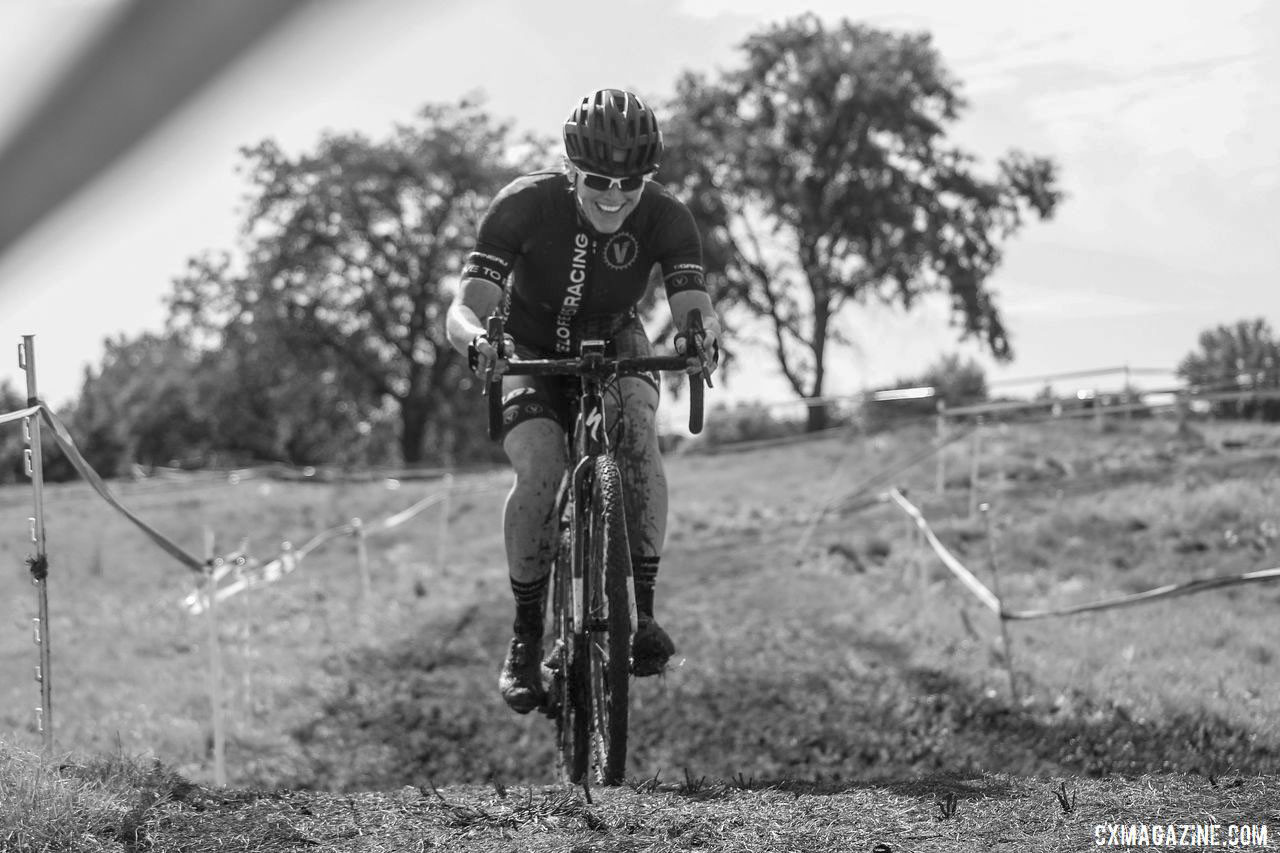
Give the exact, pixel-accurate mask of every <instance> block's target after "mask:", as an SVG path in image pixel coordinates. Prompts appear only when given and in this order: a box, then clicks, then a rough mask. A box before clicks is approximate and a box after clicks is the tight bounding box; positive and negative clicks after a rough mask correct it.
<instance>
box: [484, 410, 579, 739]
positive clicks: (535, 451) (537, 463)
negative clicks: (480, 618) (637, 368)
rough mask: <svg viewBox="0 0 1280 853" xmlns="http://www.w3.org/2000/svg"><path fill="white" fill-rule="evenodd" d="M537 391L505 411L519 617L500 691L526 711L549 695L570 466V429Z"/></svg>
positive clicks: (507, 523) (509, 528) (510, 553)
mask: <svg viewBox="0 0 1280 853" xmlns="http://www.w3.org/2000/svg"><path fill="white" fill-rule="evenodd" d="M531 396H532V395H530V394H528V393H526V392H523V391H521V392H519V393H515V392H511V393H508V394H507V395H506V397H505V398H504V401H505V404H504V410H503V418H504V421H506V422H507V423H509V424H510V427H509V429H508V430H507V435H506V438H505V439H504V440H503V442H502V447H503V449H504V450H505V451H506V453H507V458H508V459H510V460H511V467H512V468H513V469H514V470H515V475H516V480H515V484H514V485H513V486H512V487H511V493H510V494H509V495H508V496H507V505H506V509H505V513H504V517H503V534H504V537H505V539H506V546H507V570H508V572H509V573H510V576H511V591H512V594H513V595H514V597H515V605H516V618H515V623H514V625H513V626H512V629H513V630H512V633H513V635H514V636H512V638H511V645H510V648H509V649H508V651H507V657H506V659H505V660H504V661H503V662H502V671H501V672H500V673H499V674H498V690H499V691H500V692H501V693H502V698H503V700H504V701H505V702H506V703H507V705H508V706H510V707H511V709H512V710H513V711H517V712H519V713H521V714H527V713H529V712H530V711H532V710H534V709H535V708H537V707H538V706H540V705H541V704H542V700H543V687H542V633H543V626H544V619H545V613H546V600H547V580H548V577H549V576H550V571H551V561H552V559H553V558H554V555H555V547H556V531H557V526H558V525H557V520H556V517H555V514H556V512H555V510H556V493H557V491H558V487H559V484H560V479H561V475H562V474H563V473H564V467H565V449H564V429H563V427H561V426H560V425H559V424H558V423H557V422H556V421H554V420H551V419H549V418H548V417H546V416H545V413H546V412H547V411H548V407H547V406H546V404H545V403H542V402H536V401H535V400H533V399H530V398H531ZM508 417H509V418H510V419H509V420H508Z"/></svg>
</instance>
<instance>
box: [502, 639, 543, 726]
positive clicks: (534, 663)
mask: <svg viewBox="0 0 1280 853" xmlns="http://www.w3.org/2000/svg"><path fill="white" fill-rule="evenodd" d="M498 690H499V691H500V692H501V693H502V699H503V701H505V702H506V703H507V706H508V707H509V708H511V710H513V711H515V712H516V713H517V714H527V713H529V712H530V711H532V710H533V709H535V708H537V707H538V706H540V705H541V704H542V701H543V695H542V694H543V690H542V638H541V637H538V636H532V635H529V636H521V635H519V634H517V635H516V636H514V637H512V638H511V648H510V649H509V650H508V651H507V659H506V660H504V661H503V662H502V672H501V673H499V674H498Z"/></svg>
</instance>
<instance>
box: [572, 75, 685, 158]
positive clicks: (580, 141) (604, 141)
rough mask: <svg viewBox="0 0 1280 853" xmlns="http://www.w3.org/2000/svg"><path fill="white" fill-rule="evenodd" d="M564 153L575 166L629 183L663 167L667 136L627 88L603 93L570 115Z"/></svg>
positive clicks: (600, 91) (587, 99)
mask: <svg viewBox="0 0 1280 853" xmlns="http://www.w3.org/2000/svg"><path fill="white" fill-rule="evenodd" d="M564 148H565V153H566V154H568V155H569V161H570V162H572V163H573V164H574V165H575V166H578V167H580V168H582V169H585V170H587V171H589V172H598V173H600V174H604V175H609V176H611V177H616V178H628V177H632V176H634V175H644V174H647V173H649V172H652V171H653V170H654V169H656V168H658V161H659V160H660V159H661V158H662V133H661V131H659V130H658V120H657V119H656V118H655V117H654V115H653V110H651V109H649V107H648V106H647V105H646V104H645V102H644V101H642V100H640V99H639V98H637V97H636V96H635V95H633V94H632V93H630V92H624V91H623V90H621V89H599V90H597V91H595V92H592V93H591V94H590V95H587V96H586V97H585V98H583V99H582V101H581V102H580V103H579V104H578V105H577V106H576V107H574V109H573V112H571V113H569V118H567V119H566V120H565V123H564Z"/></svg>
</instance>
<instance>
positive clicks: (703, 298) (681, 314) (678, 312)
mask: <svg viewBox="0 0 1280 853" xmlns="http://www.w3.org/2000/svg"><path fill="white" fill-rule="evenodd" d="M667 304H669V305H670V306H671V320H672V322H673V323H675V326H676V328H677V329H680V330H681V331H683V330H685V329H687V328H689V312H690V311H701V312H702V327H703V328H704V329H706V330H707V331H708V332H711V333H714V334H715V336H716V338H717V339H718V338H719V337H720V318H719V317H717V316H716V309H715V306H714V305H712V304H711V296H710V295H709V294H708V293H707V292H706V291H705V290H682V291H680V292H679V293H672V294H670V295H668V296H667Z"/></svg>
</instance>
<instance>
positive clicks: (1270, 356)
mask: <svg viewBox="0 0 1280 853" xmlns="http://www.w3.org/2000/svg"><path fill="white" fill-rule="evenodd" d="M1199 344H1200V348H1199V349H1198V350H1194V351H1192V352H1190V353H1188V354H1187V356H1186V357H1185V358H1184V359H1183V360H1182V363H1181V364H1180V365H1178V375H1179V376H1181V377H1182V379H1183V380H1185V381H1186V382H1187V384H1188V385H1191V386H1192V387H1193V388H1196V389H1198V390H1201V391H1236V390H1250V389H1256V390H1260V391H1272V392H1276V391H1280V340H1277V339H1276V337H1275V333H1274V332H1273V331H1272V329H1271V326H1270V324H1269V323H1267V321H1266V320H1265V319H1263V318H1262V317H1258V318H1255V319H1253V320H1239V321H1237V322H1236V323H1235V324H1234V325H1221V326H1216V327H1214V328H1212V329H1207V330H1205V331H1204V332H1201V333H1200V342H1199ZM1213 411H1214V414H1217V415H1219V416H1224V417H1230V416H1232V415H1234V416H1236V417H1259V418H1262V419H1263V420H1268V421H1276V420H1280V400H1238V401H1224V402H1217V403H1214V404H1213Z"/></svg>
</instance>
